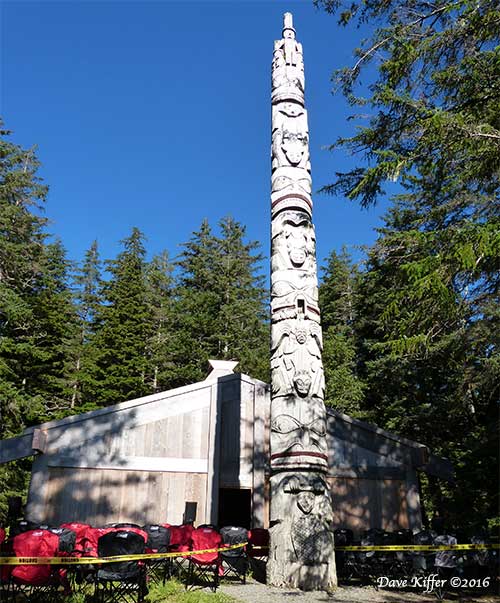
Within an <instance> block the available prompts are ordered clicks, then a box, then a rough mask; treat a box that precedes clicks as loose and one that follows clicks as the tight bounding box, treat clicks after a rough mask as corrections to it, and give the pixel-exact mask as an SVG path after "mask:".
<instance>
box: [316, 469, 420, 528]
mask: <svg viewBox="0 0 500 603" xmlns="http://www.w3.org/2000/svg"><path fill="white" fill-rule="evenodd" d="M328 482H329V484H330V488H331V492H332V498H333V513H334V522H335V525H336V526H337V527H342V528H349V529H351V530H353V532H355V534H359V533H360V532H362V531H363V530H367V529H369V528H382V529H383V530H388V531H392V530H399V529H408V528H409V527H410V524H409V518H408V512H407V503H406V482H405V481H403V480H391V479H363V478H361V479H355V478H343V477H339V478H337V477H334V478H329V479H328Z"/></svg>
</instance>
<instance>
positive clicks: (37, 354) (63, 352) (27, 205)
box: [0, 124, 75, 514]
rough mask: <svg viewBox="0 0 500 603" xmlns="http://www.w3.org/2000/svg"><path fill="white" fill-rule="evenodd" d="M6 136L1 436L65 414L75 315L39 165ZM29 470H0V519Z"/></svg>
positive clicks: (0, 164) (2, 134) (1, 190)
mask: <svg viewBox="0 0 500 603" xmlns="http://www.w3.org/2000/svg"><path fill="white" fill-rule="evenodd" d="M0 126H1V124H0ZM9 134H10V133H9V132H8V131H6V130H4V129H1V131H0V439H3V438H8V437H11V436H14V435H18V434H19V433H20V432H21V431H22V430H23V429H24V428H25V427H26V426H29V425H33V424H36V423H39V422H42V421H44V420H48V419H52V418H56V417H58V416H61V415H63V414H66V412H67V409H68V391H69V379H68V373H67V369H68V354H69V348H68V336H69V337H71V336H70V335H69V334H70V333H71V329H72V328H73V326H74V318H75V316H74V312H73V307H72V303H71V294H70V291H69V289H68V287H67V283H66V279H67V270H68V262H67V261H66V259H65V257H64V250H63V248H62V246H61V244H60V243H58V242H56V243H51V244H47V243H46V238H47V234H46V232H45V226H46V220H45V218H43V217H41V215H40V213H41V210H42V209H43V205H44V202H45V199H46V195H47V190H48V189H47V186H45V185H43V184H42V183H41V180H40V178H39V177H38V176H37V170H38V167H39V162H38V160H37V158H36V156H35V152H34V149H30V150H24V149H22V148H21V147H20V146H18V145H16V144H13V143H12V142H10V141H9V140H7V136H8V135H9ZM28 468H29V461H23V462H19V463H11V464H9V465H4V466H0V483H1V484H2V488H0V514H2V512H4V511H5V508H6V498H7V497H8V496H11V495H20V494H23V492H24V489H25V487H26V481H27V476H28V474H27V469H28Z"/></svg>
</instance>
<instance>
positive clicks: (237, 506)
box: [219, 488, 252, 530]
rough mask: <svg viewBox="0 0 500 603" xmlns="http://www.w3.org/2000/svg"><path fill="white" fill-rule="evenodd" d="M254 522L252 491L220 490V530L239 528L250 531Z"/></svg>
mask: <svg viewBox="0 0 500 603" xmlns="http://www.w3.org/2000/svg"><path fill="white" fill-rule="evenodd" d="M251 521H252V491H251V490H250V489H248V490H240V489H236V488H221V489H220V490H219V528H223V527H224V526H238V527H241V528H246V529H247V530H249V529H250V525H251Z"/></svg>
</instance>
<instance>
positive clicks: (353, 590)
mask: <svg viewBox="0 0 500 603" xmlns="http://www.w3.org/2000/svg"><path fill="white" fill-rule="evenodd" d="M219 590H220V591H222V592H224V593H226V594H228V595H230V596H232V597H234V598H235V599H238V600H239V601H242V602H245V603H268V602H269V601H271V602H272V603H325V602H329V603H334V602H336V601H339V602H345V603H406V602H408V603H436V602H437V598H436V596H435V595H434V594H427V595H422V594H418V593H415V592H406V591H391V590H376V589H375V588H374V587H372V586H364V587H359V586H342V587H340V588H339V589H338V590H337V591H336V592H335V593H334V594H333V595H328V594H327V593H324V592H319V591H313V592H302V591H300V590H281V589H277V588H271V587H268V586H266V585H265V584H261V583H260V582H255V581H253V580H251V581H247V583H246V584H227V583H226V584H224V583H223V584H221V585H220V587H219ZM444 601H445V602H448V601H450V602H454V603H462V602H463V603H475V602H477V603H500V597H496V596H492V595H482V596H474V595H464V596H462V597H459V596H458V595H457V594H452V595H450V596H447V597H446V598H445V599H444Z"/></svg>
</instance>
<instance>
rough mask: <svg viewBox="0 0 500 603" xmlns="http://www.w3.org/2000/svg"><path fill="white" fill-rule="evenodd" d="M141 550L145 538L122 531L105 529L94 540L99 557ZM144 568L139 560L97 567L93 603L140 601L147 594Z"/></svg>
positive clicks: (128, 553)
mask: <svg viewBox="0 0 500 603" xmlns="http://www.w3.org/2000/svg"><path fill="white" fill-rule="evenodd" d="M144 549H145V541H144V538H143V537H142V536H141V535H140V534H136V533H135V532H129V531H125V530H113V531H111V532H108V533H107V534H104V535H103V536H101V537H100V538H99V540H98V543H97V553H98V556H99V557H111V556H115V555H140V554H143V553H144ZM145 568H146V566H145V565H144V563H141V562H139V561H120V562H116V563H106V564H102V565H101V566H99V568H98V570H97V572H96V577H95V590H94V600H95V601H96V603H105V602H106V601H111V602H113V603H114V602H115V601H121V602H122V603H132V602H134V603H142V601H144V597H145V595H146V594H147V588H146V570H145Z"/></svg>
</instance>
